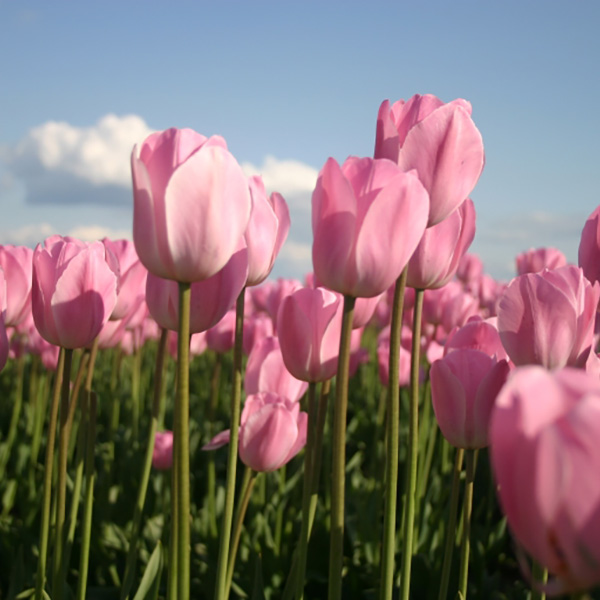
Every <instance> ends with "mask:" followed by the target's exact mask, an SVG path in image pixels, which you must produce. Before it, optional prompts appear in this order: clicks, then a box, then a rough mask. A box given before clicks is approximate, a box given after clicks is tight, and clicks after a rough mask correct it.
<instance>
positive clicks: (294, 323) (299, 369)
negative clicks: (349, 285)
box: [277, 288, 343, 382]
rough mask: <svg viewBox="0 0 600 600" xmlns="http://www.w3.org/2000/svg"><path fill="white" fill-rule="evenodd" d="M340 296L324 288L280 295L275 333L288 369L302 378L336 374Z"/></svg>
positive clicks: (339, 333) (329, 377) (314, 379)
mask: <svg viewBox="0 0 600 600" xmlns="http://www.w3.org/2000/svg"><path fill="white" fill-rule="evenodd" d="M342 306H343V302H342V299H341V297H340V296H339V295H338V294H335V293H334V292H331V291H329V290H326V289H325V288H316V289H312V288H302V289H300V290H297V291H295V292H294V293H293V294H291V295H289V296H288V297H287V298H284V299H283V302H282V303H281V306H280V307H279V313H278V316H277V335H278V337H279V344H280V346H281V354H282V356H283V361H284V363H285V366H286V367H287V369H288V371H289V372H290V373H291V374H292V375H293V376H294V377H296V378H297V379H301V380H302V381H312V382H317V381H326V380H327V379H331V377H333V376H334V375H335V374H336V371H337V366H338V354H339V345H340V336H341V332H342Z"/></svg>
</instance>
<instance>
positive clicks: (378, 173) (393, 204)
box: [312, 157, 429, 298]
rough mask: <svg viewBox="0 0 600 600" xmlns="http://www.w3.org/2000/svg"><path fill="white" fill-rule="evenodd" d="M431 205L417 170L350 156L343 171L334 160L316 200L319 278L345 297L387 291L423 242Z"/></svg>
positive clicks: (323, 173)
mask: <svg viewBox="0 0 600 600" xmlns="http://www.w3.org/2000/svg"><path fill="white" fill-rule="evenodd" d="M428 207H429V201H428V197H427V192H426V191H425V189H424V187H423V185H422V184H421V183H420V181H419V179H418V178H417V176H416V174H415V173H414V172H411V173H405V172H403V171H402V170H400V169H399V168H398V167H397V166H396V165H395V164H394V163H392V162H391V161H389V160H384V159H381V160H373V159H371V158H356V157H351V158H348V159H347V160H346V162H345V163H344V164H343V165H342V166H341V167H340V166H339V164H338V163H337V162H336V161H335V160H334V159H333V158H330V159H329V160H328V161H327V162H326V163H325V166H324V167H323V169H322V170H321V172H320V173H319V178H318V180H317V185H316V188H315V191H314V192H313V196H312V229H313V252H312V254H313V268H314V271H315V276H316V277H317V279H318V280H319V281H320V282H322V284H323V285H324V286H325V287H327V288H329V289H331V290H333V291H336V292H339V293H341V294H344V295H347V296H351V297H355V298H356V297H367V298H368V297H372V296H378V295H379V294H381V293H383V292H384V291H386V290H387V288H389V287H390V286H391V285H392V284H393V283H394V282H395V281H396V279H398V277H399V276H400V273H401V272H402V270H403V269H404V267H405V265H406V263H407V262H408V259H409V258H410V256H411V255H412V253H413V252H414V250H415V248H416V246H417V244H418V242H419V240H420V239H421V236H422V234H423V232H424V231H425V225H426V222H427V215H428V210H429V208H428ZM399 232H402V233H401V235H400V234H399Z"/></svg>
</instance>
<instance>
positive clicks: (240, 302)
mask: <svg viewBox="0 0 600 600" xmlns="http://www.w3.org/2000/svg"><path fill="white" fill-rule="evenodd" d="M245 292H246V289H245V288H244V289H243V290H242V291H241V292H240V295H239V296H238V299H237V302H236V315H235V344H234V348H233V389H232V397H231V422H230V428H229V431H230V438H229V451H228V455H227V482H226V487H225V507H224V510H223V523H222V526H221V539H220V542H219V557H218V562H217V577H216V584H215V600H225V598H226V597H227V595H226V594H227V590H226V583H227V557H228V556H229V541H230V538H231V522H232V519H233V504H234V499H235V475H236V469H237V458H238V440H239V427H240V413H241V398H242V341H243V333H244V329H243V325H244V296H245Z"/></svg>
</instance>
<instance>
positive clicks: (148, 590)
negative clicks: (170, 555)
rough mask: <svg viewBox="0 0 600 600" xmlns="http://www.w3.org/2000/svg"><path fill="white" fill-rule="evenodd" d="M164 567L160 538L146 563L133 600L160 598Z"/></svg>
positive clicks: (154, 599)
mask: <svg viewBox="0 0 600 600" xmlns="http://www.w3.org/2000/svg"><path fill="white" fill-rule="evenodd" d="M162 567H163V560H162V544H161V543H160V540H159V541H158V542H157V543H156V547H155V548H154V551H153V552H152V555H151V556H150V560H149V561H148V564H147V565H146V570H145V571H144V575H143V576H142V581H141V582H140V587H139V588H138V591H137V592H136V594H135V596H134V597H133V600H156V598H158V589H159V587H160V576H161V573H162Z"/></svg>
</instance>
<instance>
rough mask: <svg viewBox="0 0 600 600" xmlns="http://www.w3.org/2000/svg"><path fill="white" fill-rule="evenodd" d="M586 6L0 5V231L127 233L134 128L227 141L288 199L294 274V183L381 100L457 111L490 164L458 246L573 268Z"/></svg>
mask: <svg viewBox="0 0 600 600" xmlns="http://www.w3.org/2000/svg"><path fill="white" fill-rule="evenodd" d="M599 25H600V3H598V2H596V1H594V0H589V1H573V2H569V3H568V2H564V1H562V2H555V1H552V0H547V1H541V0H539V1H538V0H531V1H529V2H522V1H521V2H516V1H513V0H505V1H486V0H478V1H460V0H455V1H453V2H450V1H445V2H443V1H440V0H432V1H430V2H427V3H423V2H412V3H408V2H403V1H397V2H377V1H374V2H371V3H367V2H353V1H347V2H325V1H323V2H312V1H304V2H284V1H283V0H280V1H279V2H271V1H262V2H261V1H259V0H256V1H254V2H241V1H239V2H235V1H222V2H214V1H213V2H203V1H196V2H177V1H174V2H170V3H167V2H153V1H151V0H148V1H144V2H141V1H133V0H132V1H127V0H121V1H120V2H112V1H105V2H102V3H100V2H85V3H83V2H81V3H75V2H60V1H57V0H54V1H53V2H27V1H26V0H24V1H19V2H17V1H13V2H7V1H4V0H0V76H1V79H0V81H1V82H2V84H1V85H2V94H1V96H0V98H1V101H0V111H1V115H2V118H1V119H0V208H1V209H2V214H3V215H4V216H3V219H2V221H0V243H28V244H33V243H35V242H36V241H40V240H41V239H43V238H44V237H45V236H47V235H49V234H51V233H54V232H57V233H61V234H66V233H71V234H78V235H80V236H81V237H85V236H88V237H94V236H95V235H105V234H109V235H113V236H116V237H120V236H122V235H131V221H132V200H131V191H130V183H129V177H128V155H129V152H130V148H131V146H132V145H133V143H135V142H137V141H141V139H143V137H144V136H145V135H146V133H147V132H149V131H150V130H160V129H165V128H167V127H171V126H177V127H191V128H193V129H196V130H197V131H199V132H201V133H203V134H205V135H211V134H214V133H218V134H221V135H223V136H224V137H225V138H226V140H227V142H228V145H229V148H230V150H231V151H232V152H233V153H234V155H235V156H236V158H237V159H238V160H239V161H240V163H242V164H243V165H244V167H245V168H246V169H247V171H248V172H262V173H263V174H264V176H265V180H266V182H267V184H268V185H270V186H271V187H273V189H275V186H276V187H277V188H279V191H281V192H282V193H283V194H284V196H286V198H287V199H288V201H289V203H290V207H291V211H292V231H291V233H290V241H289V243H288V245H287V246H286V248H285V249H284V252H283V254H282V257H281V259H280V260H279V261H278V262H277V264H276V270H275V274H276V275H280V276H285V275H289V276H301V275H302V274H303V273H304V272H306V271H307V270H309V269H310V243H311V232H310V225H309V224H310V190H311V189H312V186H313V185H314V178H315V177H316V173H317V172H318V170H319V169H320V168H321V167H322V165H323V164H324V162H325V161H326V160H327V158H328V157H329V156H334V157H335V158H336V159H338V160H339V161H340V162H341V161H343V160H344V159H345V158H346V157H347V156H348V155H359V156H366V155H371V154H372V152H373V144H374V136H375V121H376V116H377V110H378V108H379V105H380V103H381V101H382V100H384V99H385V98H389V99H390V100H392V101H395V100H397V99H399V98H405V99H407V98H409V97H410V96H412V95H413V94H415V93H421V94H422V93H433V94H435V95H437V96H438V97H440V98H441V99H442V100H444V101H449V100H452V99H454V98H456V97H463V98H466V99H467V100H469V101H470V102H471V103H472V105H473V119H474V121H475V123H476V124H477V126H478V127H479V129H480V130H481V132H482V135H483V140H484V144H485V149H486V167H485V169H484V172H483V175H482V177H481V179H480V181H479V183H478V185H477V187H476V188H475V190H474V191H473V194H472V198H473V201H474V202H475V207H476V210H477V215H478V229H477V235H476V238H475V242H474V245H473V246H472V250H473V251H475V252H477V253H479V254H480V256H481V257H482V258H483V260H484V263H485V266H486V270H487V271H488V272H490V273H491V274H493V275H494V276H496V277H500V278H505V279H507V278H509V277H510V276H511V275H512V273H513V269H514V267H513V264H514V255H515V254H516V253H517V252H519V251H521V250H525V249H527V248H529V247H531V246H542V245H546V246H556V247H558V248H560V249H561V250H563V251H564V252H565V253H566V254H567V257H568V258H569V259H570V260H572V261H576V252H577V245H578V242H579V235H580V232H581V229H582V227H583V224H584V222H585V219H586V218H587V216H588V215H589V214H590V213H591V212H592V210H593V209H594V208H595V207H596V206H597V205H598V204H599V203H600V193H599V190H600V165H599V158H600V149H599V145H598V140H599V139H600V117H599V116H598V108H597V104H598V98H600V89H599V88H600V77H599V76H598V72H599V67H600V36H599V35H598V26H599Z"/></svg>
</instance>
